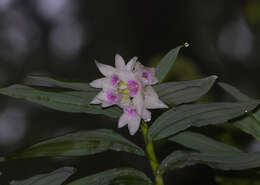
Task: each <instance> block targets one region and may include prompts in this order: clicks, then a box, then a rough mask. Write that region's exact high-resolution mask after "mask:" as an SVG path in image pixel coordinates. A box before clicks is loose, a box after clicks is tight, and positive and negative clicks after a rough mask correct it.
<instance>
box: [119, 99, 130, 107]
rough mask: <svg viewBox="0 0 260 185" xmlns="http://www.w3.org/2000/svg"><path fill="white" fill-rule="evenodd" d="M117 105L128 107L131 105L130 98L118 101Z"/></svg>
mask: <svg viewBox="0 0 260 185" xmlns="http://www.w3.org/2000/svg"><path fill="white" fill-rule="evenodd" d="M118 106H119V107H121V108H125V107H130V106H131V100H130V99H127V100H123V101H120V103H119V104H118Z"/></svg>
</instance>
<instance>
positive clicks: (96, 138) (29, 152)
mask: <svg viewBox="0 0 260 185" xmlns="http://www.w3.org/2000/svg"><path fill="white" fill-rule="evenodd" d="M107 150H113V151H124V152H130V153H133V154H136V155H141V156H144V151H143V150H142V149H141V148H140V147H138V146H136V145H135V144H134V143H132V142H131V141H128V140H127V139H125V138H123V137H122V136H120V135H119V134H117V133H116V132H114V131H112V130H108V129H100V130H94V131H87V132H77V133H72V134H67V135H64V136H60V137H57V138H53V139H48V140H45V141H42V142H40V143H38V144H35V145H32V146H30V147H29V148H26V149H24V150H20V151H17V152H14V153H11V154H9V155H7V156H5V160H9V159H19V158H32V157H44V156H45V157H46V156H48V157H50V156H52V157H53V156H54V157H57V156H83V155H92V154H96V153H100V152H104V151H107Z"/></svg>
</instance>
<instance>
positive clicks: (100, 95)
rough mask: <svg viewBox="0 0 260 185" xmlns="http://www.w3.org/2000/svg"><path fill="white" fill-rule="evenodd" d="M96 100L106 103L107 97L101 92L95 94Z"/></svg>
mask: <svg viewBox="0 0 260 185" xmlns="http://www.w3.org/2000/svg"><path fill="white" fill-rule="evenodd" d="M96 98H97V99H99V100H100V101H102V102H103V101H107V97H106V94H105V92H104V91H101V92H100V93H98V94H97V96H96Z"/></svg>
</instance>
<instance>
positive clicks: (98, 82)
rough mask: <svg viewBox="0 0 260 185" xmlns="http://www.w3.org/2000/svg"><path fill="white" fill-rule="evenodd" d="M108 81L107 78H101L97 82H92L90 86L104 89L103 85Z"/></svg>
mask: <svg viewBox="0 0 260 185" xmlns="http://www.w3.org/2000/svg"><path fill="white" fill-rule="evenodd" d="M106 79H107V78H99V79H97V80H94V81H92V82H91V83H90V84H89V85H90V86H91V87H95V88H103V84H104V81H105V80H106Z"/></svg>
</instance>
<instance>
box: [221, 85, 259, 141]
mask: <svg viewBox="0 0 260 185" xmlns="http://www.w3.org/2000/svg"><path fill="white" fill-rule="evenodd" d="M218 84H219V85H220V86H221V87H222V88H223V89H224V90H225V91H227V92H228V93H230V94H231V95H232V96H233V97H234V98H235V99H237V100H239V101H248V100H253V99H251V98H249V97H248V96H246V95H245V94H243V93H242V92H240V91H239V90H238V89H237V88H235V87H233V86H231V85H229V84H226V83H223V82H221V83H218ZM234 125H235V126H237V127H238V128H240V129H241V130H243V131H244V132H246V133H248V134H250V135H252V136H254V137H255V138H256V139H258V140H260V109H258V110H256V111H255V112H254V113H248V115H247V116H246V117H244V118H242V119H240V120H237V121H235V122H234Z"/></svg>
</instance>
